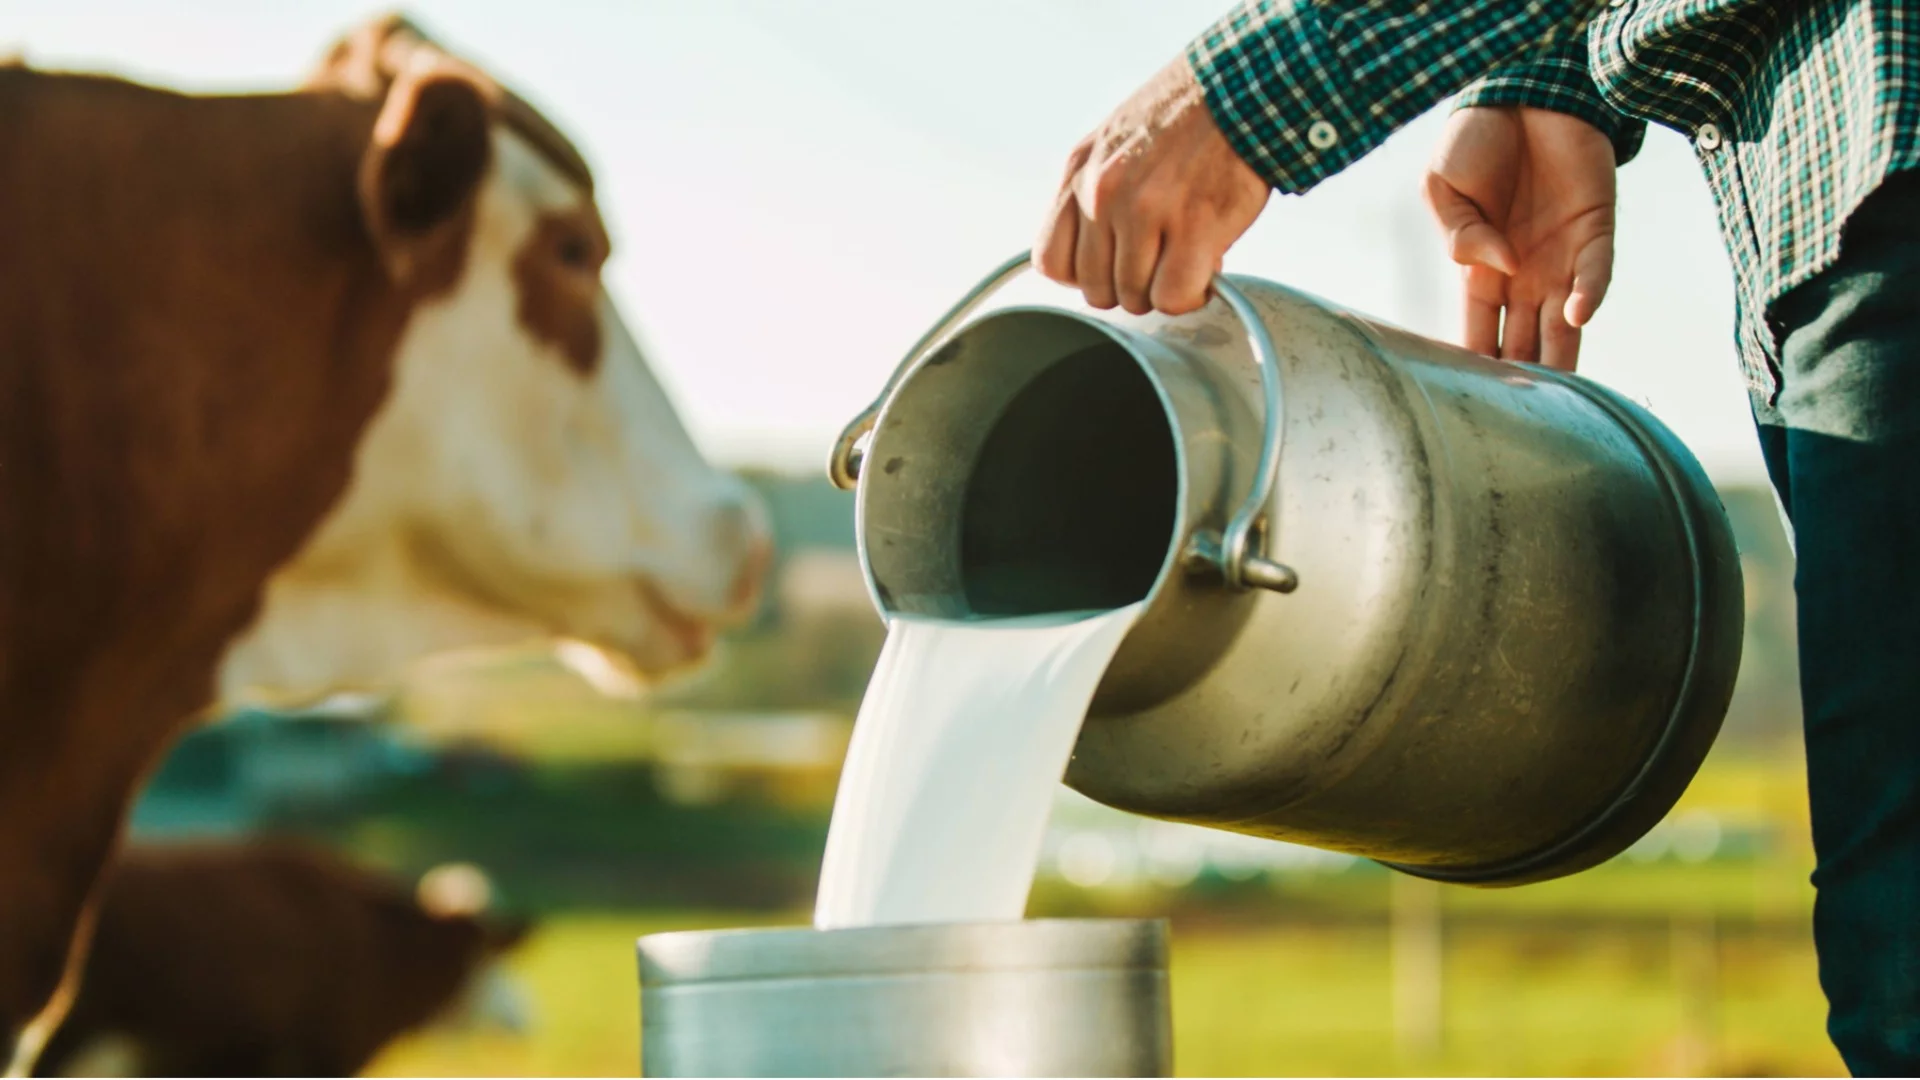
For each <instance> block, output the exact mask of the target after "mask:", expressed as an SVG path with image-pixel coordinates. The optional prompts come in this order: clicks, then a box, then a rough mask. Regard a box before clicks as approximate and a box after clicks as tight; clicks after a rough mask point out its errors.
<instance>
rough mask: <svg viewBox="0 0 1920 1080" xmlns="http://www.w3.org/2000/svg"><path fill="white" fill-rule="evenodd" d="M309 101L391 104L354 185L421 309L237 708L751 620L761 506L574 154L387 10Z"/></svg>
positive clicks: (666, 648) (694, 642)
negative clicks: (688, 391)
mask: <svg viewBox="0 0 1920 1080" xmlns="http://www.w3.org/2000/svg"><path fill="white" fill-rule="evenodd" d="M309 87H310V89H312V90H313V92H316V93H336V94H346V95H348V96H351V97H356V98H360V99H364V100H370V101H378V102H381V106H380V112H379V119H378V121H377V122H376V123H375V125H374V129H373V133H372V136H371V139H370V142H369V144H368V146H367V147H366V149H365V153H364V157H363V159H362V160H361V162H360V166H359V169H360V171H359V187H358V197H359V200H360V203H361V209H362V214H363V217H364V219H365V226H366V231H367V233H368V235H370V236H371V238H372V239H373V242H374V246H375V248H376V249H377V251H378V253H379V256H380V258H381V260H382V262H383V263H384V264H385V266H386V269H387V273H388V275H389V277H390V278H391V279H392V280H393V281H394V282H395V283H396V284H397V285H399V286H400V287H402V288H404V289H407V290H410V291H411V292H413V293H414V294H415V295H416V296H417V301H416V303H415V307H414V309H413V314H412V316H411V318H410V320H409V322H408V325H407V327H406V330H405V332H404V333H403V335H402V337H401V339H400V343H399V346H398V349H397V352H396V356H395V360H394V371H393V381H392V387H391V390H390V392H389V395H388V398H387V400H386V402H385V403H384V404H383V406H382V407H381V409H380V411H379V412H378V413H377V414H376V416H375V418H374V419H373V421H372V423H371V424H370V425H369V427H368V429H367V431H366V433H365V435H364V437H363V439H362V442H361V444H360V446H359V449H358V452H357V457H356V462H355V473H354V479H353V482H352V485H351V486H350V488H349V489H348V491H347V493H346V495H345V496H344V497H343V498H342V500H341V502H340V503H339V505H337V506H336V507H335V508H334V510H333V511H332V513H331V514H330V516H329V517H328V519H327V520H326V521H325V523H324V524H323V525H322V526H321V528H320V529H319V531H318V532H317V533H316V534H315V535H314V536H313V537H312V538H311V539H310V540H309V541H308V543H307V544H306V546H305V548H304V550H303V551H302V552H301V553H300V554H299V555H298V556H297V557H296V558H295V560H294V561H293V562H292V563H291V564H289V565H288V566H286V567H285V568H284V569H283V570H282V571H281V572H280V573H279V574H278V575H277V576H276V577H275V578H274V580H273V581H272V582H271V583H270V584H269V586H268V590H267V597H266V602H265V606H264V608H263V609H262V612H261V615H260V618H259V620H258V621H257V623H256V625H255V626H254V627H253V628H252V629H251V630H250V631H249V632H248V633H247V634H246V635H245V636H244V637H243V638H242V639H241V640H240V641H238V642H236V644H235V646H234V647H233V649H232V650H231V651H230V652H229V654H228V657H227V661H226V664H225V667H224V669H223V671H222V677H221V689H222V691H223V696H224V697H226V698H227V699H229V700H232V699H234V698H241V697H253V696H262V695H269V696H284V695H294V696H306V695H312V694H319V693H325V692H330V691H333V690H338V689H344V688H371V687H378V686H381V685H384V684H386V683H387V682H389V681H391V680H392V678H393V677H394V676H395V675H397V674H398V673H399V671H400V670H401V668H402V667H403V666H404V665H405V664H406V663H407V662H409V661H411V660H413V659H416V658H418V657H420V656H422V655H424V654H426V653H429V652H436V651H440V650H444V649H448V648H459V647H472V646H485V645H504V644H515V643H519V642H523V641H526V640H528V639H531V638H548V637H555V636H559V637H566V638H574V639H580V640H584V641H587V642H592V643H594V644H597V645H600V646H604V647H607V648H610V649H612V650H614V651H616V652H618V653H621V654H624V655H626V656H627V657H629V658H631V659H632V660H633V661H634V662H635V663H636V664H637V665H638V666H639V667H640V668H641V669H642V670H643V671H647V672H659V671H664V670H667V669H671V668H675V667H679V666H682V665H685V664H688V663H690V662H692V661H695V660H697V659H699V658H700V657H702V656H703V655H704V654H705V653H706V652H707V650H708V648H709V646H710V644H711V640H712V635H713V633H714V630H715V629H716V627H718V626H720V625H723V624H725V623H726V622H728V621H730V620H735V619H737V618H739V617H740V616H742V615H743V614H745V613H746V611H747V610H748V609H749V608H750V606H751V605H752V603H753V601H754V599H755V595H756V592H757V585H758V581H759V578H760V576H761V570H762V569H763V567H764V564H765V562H766V558H767V553H768V539H767V531H766V526H765V522H764V514H763V512H762V510H761V508H760V505H759V503H758V502H757V501H756V500H755V499H754V497H753V496H752V494H751V492H750V490H749V489H747V488H746V487H745V486H744V485H743V484H742V483H741V482H740V481H739V480H737V479H736V478H734V477H732V476H730V475H728V474H726V473H723V472H720V471H718V470H716V469H714V468H713V467H712V466H710V465H709V464H708V463H707V462H706V461H705V460H703V459H702V457H701V455H700V453H699V451H698V450H697V449H696V448H695V446H694V444H693V442H692V440H691V439H690V438H689V437H688V435H687V433H686V431H685V429H684V428H683V427H682V426H681V424H680V421H679V419H678V418H677V417H676V416H675V414H674V410H673V407H672V405H671V404H670V403H669V402H668V400H667V397H666V395H665V393H664V392H663V391H662V389H661V387H660V386H659V384H658V383H657V382H656V381H655V379H654V377H653V375H652V374H651V372H649V370H648V368H647V364H646V360H645V358H644V357H643V356H642V354H641V352H640V349H639V347H638V346H637V345H636V344H635V342H634V339H633V337H632V335H631V334H629V332H628V331H627V328H626V326H625V325H624V324H623V323H622V321H621V318H620V315H619V312H618V311H617V310H615V308H614V305H613V303H612V301H611V300H610V299H609V298H608V296H607V293H606V291H605V289H604V288H603V286H602V284H601V276H600V271H601V267H602V265H603V264H604V263H605V261H606V259H607V256H608V253H609V246H608V237H607V232H606V229H605V228H604V226H603V225H602V223H601V218H600V214H599V212H598V210H597V209H596V207H595V204H594V198H593V186H592V178H591V175H590V174H589V172H588V170H587V167H586V165H585V163H584V162H583V161H582V160H581V158H580V155H579V154H578V152H577V151H576V150H575V149H574V148H573V146H572V145H571V144H570V143H568V141H567V140H566V139H565V138H564V137H562V136H561V135H560V134H559V133H558V132H557V131H556V130H555V129H554V128H553V127H552V126H551V125H550V124H549V123H548V122H547V121H546V120H544V119H543V118H542V117H541V116H540V115H539V114H538V113H536V112H535V111H534V110H533V109H531V108H530V107H528V106H527V105H526V104H525V103H524V102H523V101H521V100H520V99H519V98H517V97H515V96H514V95H512V94H511V93H509V92H507V91H505V90H504V89H502V88H501V87H499V86H498V85H497V84H496V83H494V82H493V81H492V80H491V79H489V78H487V77H486V76H484V75H483V74H481V73H479V72H478V71H476V70H475V69H473V68H472V67H470V66H468V65H466V64H464V63H462V62H461V61H459V60H457V59H455V58H453V57H451V56H450V55H448V54H447V53H446V52H445V51H444V50H442V49H440V48H439V47H438V46H436V45H434V44H432V43H431V42H430V41H428V40H426V39H425V38H424V37H423V36H422V35H421V34H420V33H419V32H418V31H417V30H416V29H415V28H414V27H412V26H411V25H410V24H408V23H406V22H405V21H403V20H401V19H398V18H385V19H381V20H377V21H376V22H374V23H372V24H370V25H368V26H367V27H365V28H364V29H362V30H361V31H360V32H358V33H356V34H355V35H353V36H352V37H351V38H349V39H347V40H345V41H343V42H341V43H340V44H339V45H337V46H336V47H335V48H334V50H333V52H332V53H331V54H330V55H329V57H328V58H327V60H326V61H325V63H324V64H323V65H322V67H321V69H320V71H319V72H317V73H316V74H315V76H314V77H313V78H312V79H311V80H310V83H309Z"/></svg>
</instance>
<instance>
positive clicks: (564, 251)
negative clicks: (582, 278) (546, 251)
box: [558, 234, 593, 270]
mask: <svg viewBox="0 0 1920 1080" xmlns="http://www.w3.org/2000/svg"><path fill="white" fill-rule="evenodd" d="M558 254H559V256H560V264H561V265H562V266H565V267H567V268H569V269H572V270H591V269H593V245H592V244H590V243H588V242H587V238H586V237H584V236H580V235H578V234H573V235H568V236H563V237H561V238H560V247H559V251H558Z"/></svg>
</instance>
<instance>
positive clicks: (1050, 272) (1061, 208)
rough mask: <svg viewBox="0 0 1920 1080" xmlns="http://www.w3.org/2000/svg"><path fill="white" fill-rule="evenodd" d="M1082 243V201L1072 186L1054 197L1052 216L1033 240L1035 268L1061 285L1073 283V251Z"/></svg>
mask: <svg viewBox="0 0 1920 1080" xmlns="http://www.w3.org/2000/svg"><path fill="white" fill-rule="evenodd" d="M1079 242H1080V202H1079V200H1077V199H1075V198H1074V197H1073V191H1072V189H1070V188H1069V189H1067V190H1065V191H1062V192H1061V193H1060V197H1059V198H1057V199H1055V200H1054V204H1053V216H1052V217H1050V218H1048V219H1047V224H1046V228H1044V229H1042V230H1041V231H1040V239H1038V240H1036V241H1034V244H1033V265H1034V268H1035V269H1037V270H1039V271H1040V273H1041V275H1042V276H1044V277H1047V278H1050V279H1052V280H1054V281H1057V282H1059V283H1060V284H1062V285H1072V284H1074V277H1073V253H1074V249H1075V248H1076V247H1077V246H1078V244H1079Z"/></svg>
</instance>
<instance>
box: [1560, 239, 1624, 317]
mask: <svg viewBox="0 0 1920 1080" xmlns="http://www.w3.org/2000/svg"><path fill="white" fill-rule="evenodd" d="M1611 284H1613V236H1612V234H1608V235H1605V236H1599V237H1595V238H1594V239H1593V241H1592V242H1591V243H1589V244H1588V245H1587V246H1586V247H1584V248H1581V249H1580V254H1578V255H1576V256H1574V259H1573V291H1572V293H1571V294H1570V295H1568V297H1567V304H1566V319H1567V322H1569V323H1571V324H1573V325H1574V326H1585V325H1587V323H1588V322H1589V321H1591V320H1592V319H1593V316H1594V313H1595V312H1597V311H1599V310H1600V302H1601V301H1602V300H1605V299H1606V298H1607V286H1609V285H1611Z"/></svg>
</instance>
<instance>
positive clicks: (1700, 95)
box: [1188, 0, 1920, 396]
mask: <svg viewBox="0 0 1920 1080" xmlns="http://www.w3.org/2000/svg"><path fill="white" fill-rule="evenodd" d="M1188 59H1189V62H1190V63H1191V64H1192V67H1193V70H1194V73H1195V75H1196V76H1198V78H1199V80H1200V84H1201V86H1202V87H1203V88H1204V89H1205V91H1206V96H1207V103H1208V105H1209V107H1210V108H1211V110H1212V112H1213V116H1214V119H1215V120H1216V121H1218V122H1219V124H1220V129H1221V130H1222V131H1224V132H1225V133H1226V135H1227V138H1228V139H1229V140H1230V141H1231V142H1232V143H1233V146H1234V149H1235V150H1237V151H1238V152H1239V154H1240V156H1241V157H1243V158H1245V159H1246V161H1247V163H1248V164H1249V165H1251V166H1253V168H1254V169H1255V170H1256V171H1258V172H1259V173H1260V174H1261V175H1262V176H1264V177H1266V178H1267V180H1268V181H1269V182H1270V183H1272V184H1273V186H1274V187H1276V188H1278V189H1279V190H1281V191H1285V192H1303V191H1306V190H1307V189H1309V188H1311V187H1313V185H1315V184H1316V183H1318V182H1320V181H1321V180H1322V179H1325V178H1326V177H1328V176H1331V175H1332V174H1334V173H1336V172H1338V171H1339V170H1340V169H1342V168H1344V167H1345V166H1346V165H1347V164H1349V163H1350V162H1352V161H1354V160H1355V159H1357V158H1359V157H1361V156H1362V155H1364V154H1366V153H1367V152H1368V151H1369V150H1371V149H1373V148H1374V147H1375V146H1377V145H1378V144H1379V143H1380V142H1381V141H1382V140H1384V139H1385V138H1386V137H1387V136H1388V135H1389V134H1391V133H1392V132H1393V131H1394V130H1395V129H1397V128H1399V127H1400V126H1402V125H1403V124H1406V123H1407V122H1408V121H1410V120H1412V119H1413V118H1414V117H1416V116H1418V115H1420V114H1421V113H1423V112H1425V111H1426V110H1428V109H1429V108H1431V107H1433V106H1434V105H1435V104H1437V103H1438V102H1439V101H1440V100H1441V99H1443V98H1445V97H1446V96H1448V95H1449V94H1453V93H1455V92H1458V91H1464V92H1463V93H1461V96H1460V98H1459V101H1458V104H1459V105H1461V106H1466V105H1532V106H1537V107H1541V108H1547V109H1555V110H1558V111H1560V112H1566V113H1571V114H1573V115H1575V116H1579V117H1581V118H1583V119H1585V120H1587V121H1588V122H1590V123H1592V124H1594V125H1595V126H1597V127H1599V128H1600V129H1601V130H1603V131H1605V132H1606V133H1607V134H1608V135H1609V136H1610V137H1611V138H1612V140H1613V143H1614V149H1615V152H1616V154H1617V156H1618V157H1619V159H1620V161H1621V162H1623V163H1624V162H1625V161H1626V160H1628V159H1629V158H1631V157H1632V156H1633V154H1634V152H1635V151H1636V150H1638V149H1639V146H1640V140H1641V138H1642V136H1643V135H1644V134H1645V131H1646V126H1645V125H1646V122H1647V121H1653V122H1654V123H1658V124H1661V125H1664V126H1666V127H1670V128H1673V129H1675V130H1677V131H1680V132H1682V133H1683V134H1685V135H1687V136H1688V138H1689V139H1691V140H1692V142H1693V146H1694V151H1695V154H1696V155H1697V156H1698V158H1699V159H1700V166H1701V168H1702V169H1703V170H1704V171H1705V172H1706V175H1707V181H1708V183H1709V185H1710V186H1711V187H1712V189H1713V193H1714V199H1715V202H1716V203H1718V205H1719V208H1720V226H1721V231H1722V233H1723V234H1724V236H1725V237H1726V243H1727V250H1728V252H1729V253H1730V255H1731V256H1732V259H1733V271H1734V282H1735V287H1736V289H1737V291H1738V298H1739V318H1738V320H1737V325H1736V334H1737V337H1738V343H1739V350H1740V358H1741V364H1742V367H1743V368H1744V369H1745V372H1746V376H1747V381H1748V383H1749V384H1750V385H1751V386H1753V387H1754V388H1755V389H1756V390H1759V391H1761V392H1763V393H1765V394H1768V395H1769V396H1771V395H1772V393H1773V392H1774V391H1775V389H1776V384H1777V377H1776V372H1777V370H1778V368H1777V364H1776V360H1775V343H1774V334H1773V330H1772V328H1771V327H1770V325H1769V323H1768V320H1767V317H1766V313H1767V308H1768V306H1769V305H1770V304H1772V303H1773V301H1774V300H1776V299H1778V298H1779V297H1780V296H1781V295H1782V294H1784V293H1785V292H1786V291H1787V290H1788V289H1791V288H1792V287H1793V286H1795V285H1797V284H1799V283H1801V282H1803V281H1805V280H1806V279H1808V278H1809V277H1812V276H1813V275H1814V274H1816V273H1818V272H1820V270H1822V269H1824V268H1825V267H1827V266H1828V265H1830V264H1831V263H1832V262H1833V260H1834V258H1835V257H1836V256H1837V255H1838V254H1839V252H1840V230H1841V227H1842V226H1843V225H1844V224H1845V223H1846V219H1847V216H1848V215H1849V214H1851V213H1852V212H1853V209H1854V207H1856V206H1858V205H1859V204H1860V201H1861V200H1862V199H1864V198H1865V197H1866V196H1867V195H1868V194H1869V193H1870V192H1872V191H1873V189H1874V188H1875V187H1877V186H1879V184H1880V182H1881V181H1882V180H1883V179H1885V178H1886V177H1887V176H1888V175H1889V174H1891V173H1893V172H1895V171H1897V170H1901V169H1908V168H1912V167H1914V166H1915V165H1916V164H1920V3H1913V2H1908V0H1827V2H1820V0H1772V2H1769V0H1461V2H1458V3H1446V2H1444V0H1442V2H1433V0H1423V2H1419V3H1415V2H1412V0H1247V2H1246V3H1245V4H1244V5H1243V6H1242V7H1241V8H1240V9H1239V10H1237V11H1235V12H1233V13H1232V14H1230V15H1228V16H1227V17H1226V18H1224V19H1222V20H1221V21H1220V22H1219V23H1217V24H1215V25H1214V26H1213V27H1212V28H1210V29H1209V30H1208V31H1207V32H1206V33H1204V34H1202V35H1201V36H1200V37H1199V38H1198V39H1197V40H1195V42H1194V43H1193V45H1192V46H1191V47H1190V49H1189V50H1188ZM1476 80H1478V81H1476Z"/></svg>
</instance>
